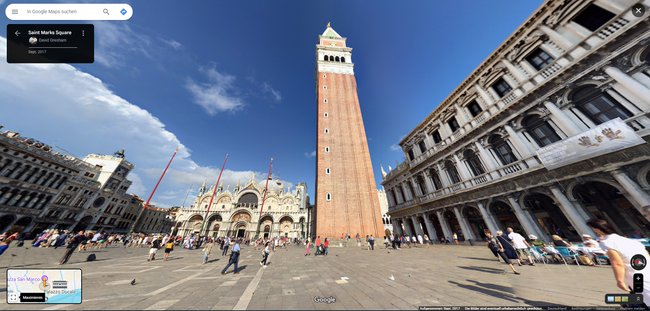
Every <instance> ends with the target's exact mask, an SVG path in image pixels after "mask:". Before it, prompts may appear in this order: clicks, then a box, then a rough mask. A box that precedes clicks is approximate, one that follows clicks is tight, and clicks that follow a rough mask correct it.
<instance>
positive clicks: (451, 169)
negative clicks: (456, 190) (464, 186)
mask: <svg viewBox="0 0 650 311" xmlns="http://www.w3.org/2000/svg"><path fill="white" fill-rule="evenodd" d="M445 170H447V174H449V179H450V180H451V183H452V184H457V183H459V182H460V175H458V170H457V169H456V165H454V163H453V162H451V161H449V160H447V161H446V162H445Z"/></svg>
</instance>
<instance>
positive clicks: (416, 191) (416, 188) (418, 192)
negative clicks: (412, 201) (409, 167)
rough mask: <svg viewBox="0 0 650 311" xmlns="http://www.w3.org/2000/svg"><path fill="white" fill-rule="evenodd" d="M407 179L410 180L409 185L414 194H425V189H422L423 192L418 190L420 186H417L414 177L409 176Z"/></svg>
mask: <svg viewBox="0 0 650 311" xmlns="http://www.w3.org/2000/svg"><path fill="white" fill-rule="evenodd" d="M409 181H410V182H411V187H412V188H413V192H414V193H415V196H418V197H419V196H422V195H425V194H426V189H423V190H424V191H425V192H422V191H421V190H420V186H418V183H417V180H416V179H415V177H411V178H410V179H409Z"/></svg>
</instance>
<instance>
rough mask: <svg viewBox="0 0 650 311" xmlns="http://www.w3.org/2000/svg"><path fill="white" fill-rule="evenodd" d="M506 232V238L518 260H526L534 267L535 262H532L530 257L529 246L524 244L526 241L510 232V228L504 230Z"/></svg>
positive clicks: (515, 233) (519, 235)
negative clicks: (515, 252)
mask: <svg viewBox="0 0 650 311" xmlns="http://www.w3.org/2000/svg"><path fill="white" fill-rule="evenodd" d="M506 232H508V238H509V239H510V241H512V245H513V246H514V247H515V250H516V251H517V256H518V257H519V259H520V260H521V259H522V258H527V259H528V264H529V265H531V266H534V265H535V262H534V261H533V258H532V257H531V255H530V251H529V249H530V244H528V242H526V239H525V238H524V237H523V236H521V234H519V233H517V232H514V230H512V228H510V227H508V228H506Z"/></svg>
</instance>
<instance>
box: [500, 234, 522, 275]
mask: <svg viewBox="0 0 650 311" xmlns="http://www.w3.org/2000/svg"><path fill="white" fill-rule="evenodd" d="M496 238H497V241H499V243H500V244H501V249H503V252H504V253H505V254H506V256H507V257H508V259H513V260H517V264H519V265H520V266H521V260H519V255H517V250H516V249H515V248H514V247H513V246H512V244H511V243H510V240H508V237H507V236H504V235H503V231H501V230H497V236H496ZM508 262H510V261H509V260H508Z"/></svg>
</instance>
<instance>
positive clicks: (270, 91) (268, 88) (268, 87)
mask: <svg viewBox="0 0 650 311" xmlns="http://www.w3.org/2000/svg"><path fill="white" fill-rule="evenodd" d="M262 92H264V93H268V94H270V95H271V97H272V98H273V100H274V101H276V102H280V101H281V100H282V94H280V91H278V90H276V89H274V88H273V87H272V86H271V85H270V84H269V83H268V82H264V83H263V84H262Z"/></svg>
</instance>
